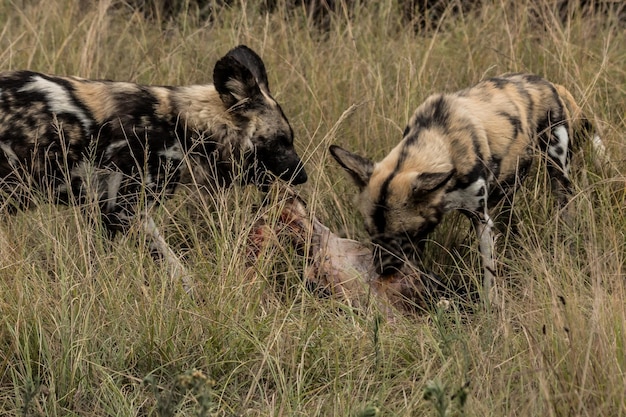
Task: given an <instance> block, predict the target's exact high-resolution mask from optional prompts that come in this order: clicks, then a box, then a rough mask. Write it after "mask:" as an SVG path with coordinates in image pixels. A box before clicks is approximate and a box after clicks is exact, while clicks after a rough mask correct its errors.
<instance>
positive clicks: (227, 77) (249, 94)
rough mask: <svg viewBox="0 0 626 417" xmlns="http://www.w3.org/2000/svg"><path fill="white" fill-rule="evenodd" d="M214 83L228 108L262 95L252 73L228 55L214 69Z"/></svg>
mask: <svg viewBox="0 0 626 417" xmlns="http://www.w3.org/2000/svg"><path fill="white" fill-rule="evenodd" d="M213 83H214V84H215V89H216V90H217V92H218V93H219V94H220V98H221V99H222V101H223V102H224V104H225V105H226V107H227V108H231V107H233V106H235V105H236V104H238V103H242V102H246V101H251V100H254V99H255V98H257V97H259V96H260V95H261V90H260V88H259V85H258V83H257V81H256V78H255V77H254V75H253V74H252V72H251V71H250V70H249V69H248V68H247V67H246V66H245V65H243V64H242V63H241V62H239V61H238V60H237V59H236V58H234V57H232V56H228V55H226V56H225V57H223V58H222V59H220V60H219V61H217V63H216V64H215V68H214V69H213Z"/></svg>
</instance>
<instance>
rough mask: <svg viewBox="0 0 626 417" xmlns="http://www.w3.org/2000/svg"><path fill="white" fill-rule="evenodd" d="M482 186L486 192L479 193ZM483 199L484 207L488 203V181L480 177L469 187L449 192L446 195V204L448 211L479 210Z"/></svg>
mask: <svg viewBox="0 0 626 417" xmlns="http://www.w3.org/2000/svg"><path fill="white" fill-rule="evenodd" d="M481 188H483V189H484V190H485V192H484V193H482V194H479V191H480V189H481ZM481 200H482V206H483V207H484V206H485V205H486V204H487V182H486V181H485V179H484V178H479V179H478V180H476V181H474V182H473V183H471V184H470V185H469V186H467V188H463V189H460V190H454V191H452V192H449V193H447V194H446V196H445V197H444V202H445V203H444V204H445V209H446V211H449V210H458V209H466V210H471V211H477V210H478V209H479V208H480V207H481Z"/></svg>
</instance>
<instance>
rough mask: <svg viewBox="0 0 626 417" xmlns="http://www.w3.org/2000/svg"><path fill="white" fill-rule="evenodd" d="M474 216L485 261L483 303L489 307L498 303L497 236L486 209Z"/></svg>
mask: <svg viewBox="0 0 626 417" xmlns="http://www.w3.org/2000/svg"><path fill="white" fill-rule="evenodd" d="M475 214H476V215H475V216H472V224H473V225H474V229H475V230H476V235H477V236H478V242H479V249H480V256H481V260H482V263H483V295H482V299H483V304H484V306H485V308H487V309H489V307H490V305H491V304H493V303H497V300H498V286H497V283H496V282H495V281H496V262H495V258H494V251H495V236H494V234H493V220H492V219H491V217H490V216H489V214H488V213H487V210H486V209H485V211H484V212H482V213H475Z"/></svg>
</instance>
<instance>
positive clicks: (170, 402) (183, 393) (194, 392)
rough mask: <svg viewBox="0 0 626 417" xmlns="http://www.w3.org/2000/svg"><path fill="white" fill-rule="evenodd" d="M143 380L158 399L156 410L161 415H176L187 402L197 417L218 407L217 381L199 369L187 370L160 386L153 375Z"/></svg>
mask: <svg viewBox="0 0 626 417" xmlns="http://www.w3.org/2000/svg"><path fill="white" fill-rule="evenodd" d="M143 382H144V384H145V385H147V386H148V387H149V388H150V391H152V393H153V395H154V397H155V399H156V407H155V411H156V413H157V414H158V415H159V416H160V417H170V416H174V415H176V414H177V411H178V410H179V409H181V408H183V407H184V406H185V404H186V403H187V402H191V406H190V408H191V409H192V413H193V414H192V415H194V416H197V417H206V416H209V415H211V412H213V411H215V410H216V408H217V406H216V404H215V403H214V401H213V391H212V388H213V386H214V385H215V381H214V380H212V379H211V378H209V377H207V376H206V374H205V373H204V372H202V371H200V370H198V369H192V370H189V371H185V372H184V373H182V374H180V375H179V376H178V377H177V378H176V379H175V380H173V381H171V382H170V383H169V384H168V385H166V386H165V387H161V386H159V384H158V383H157V381H156V379H155V377H154V376H153V375H148V376H146V377H145V378H144V380H143ZM186 408H189V406H187V407H186Z"/></svg>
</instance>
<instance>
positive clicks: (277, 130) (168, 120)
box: [0, 45, 307, 255]
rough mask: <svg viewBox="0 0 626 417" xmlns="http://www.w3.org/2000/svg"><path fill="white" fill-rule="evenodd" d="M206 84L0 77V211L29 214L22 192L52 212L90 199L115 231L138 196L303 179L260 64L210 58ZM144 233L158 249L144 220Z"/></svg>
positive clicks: (243, 57) (241, 56) (240, 57)
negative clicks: (36, 193)
mask: <svg viewBox="0 0 626 417" xmlns="http://www.w3.org/2000/svg"><path fill="white" fill-rule="evenodd" d="M213 80H214V83H213V84H205V85H191V86H182V87H169V86H144V85H138V84H134V83H127V82H115V81H103V80H87V79H82V78H77V77H61V76H52V75H46V74H40V73H35V72H30V71H14V72H6V73H2V74H0V192H1V194H0V196H2V197H3V199H4V204H3V205H4V206H9V207H25V206H27V205H29V204H30V203H31V202H32V198H30V197H31V196H32V191H33V190H34V189H40V190H45V191H46V192H48V193H50V192H51V194H52V196H53V198H54V199H55V202H61V203H69V202H81V201H84V200H85V199H87V198H93V197H94V196H95V198H96V199H97V201H98V202H99V203H100V207H101V212H102V218H103V221H104V224H105V225H106V227H107V228H108V229H109V230H110V231H111V232H113V233H115V232H117V231H120V230H122V231H123V230H126V229H127V227H128V224H129V222H130V220H131V219H132V218H133V217H134V216H135V215H136V214H138V210H140V214H141V213H143V211H144V210H143V209H140V207H138V205H139V198H140V195H144V196H145V198H146V199H147V200H148V205H149V204H150V203H151V202H154V201H158V200H160V199H161V198H163V197H165V196H167V195H168V194H170V193H172V192H173V191H174V189H175V188H176V186H177V185H179V184H180V183H194V184H197V185H200V186H201V188H204V189H205V190H207V191H209V192H211V191H212V190H215V187H222V186H229V185H230V184H232V183H234V182H236V183H240V184H256V185H258V186H260V187H264V186H266V185H267V184H268V183H269V182H270V181H271V180H272V178H274V177H280V178H282V179H284V180H287V181H291V182H292V183H293V184H301V183H303V182H305V181H306V180H307V176H306V173H305V171H304V168H303V166H302V162H301V160H300V158H299V157H298V155H297V154H296V151H295V149H294V146H293V131H292V128H291V126H290V124H289V122H288V120H287V118H286V117H285V115H284V113H283V111H282V109H281V107H280V106H279V105H278V103H277V102H276V101H275V100H274V99H273V98H272V96H271V94H270V90H269V83H268V80H267V74H266V70H265V66H264V64H263V61H262V60H261V58H260V57H259V56H258V55H257V54H256V53H255V52H254V51H252V50H251V49H250V48H248V47H246V46H243V45H241V46H238V47H236V48H234V49H232V50H231V51H229V52H228V53H227V54H226V55H225V56H224V57H222V58H221V59H219V60H218V61H217V63H216V64H215V67H214V70H213ZM146 229H147V230H148V231H150V232H151V233H152V234H153V235H154V236H156V237H157V238H158V239H160V241H159V242H157V243H156V245H157V246H161V248H164V247H165V246H164V242H163V241H162V239H161V238H160V236H158V231H157V230H156V229H155V228H154V225H153V223H152V221H151V220H149V219H147V220H146ZM153 243H154V242H153ZM157 249H158V248H157ZM161 252H162V250H161ZM168 255H171V253H169V252H168Z"/></svg>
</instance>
